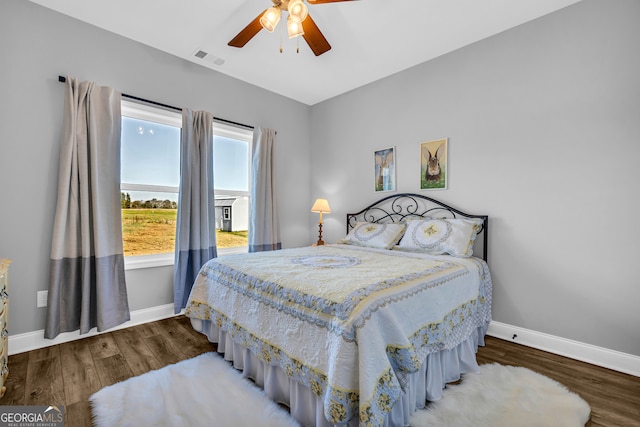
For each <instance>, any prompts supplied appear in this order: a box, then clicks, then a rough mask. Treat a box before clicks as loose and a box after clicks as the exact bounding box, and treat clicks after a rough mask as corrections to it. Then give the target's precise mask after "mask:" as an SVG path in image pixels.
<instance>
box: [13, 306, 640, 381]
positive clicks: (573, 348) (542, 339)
mask: <svg viewBox="0 0 640 427" xmlns="http://www.w3.org/2000/svg"><path fill="white" fill-rule="evenodd" d="M173 316H175V314H174V312H173V304H166V305H161V306H157V307H151V308H147V309H143V310H137V311H132V312H131V320H130V321H128V322H126V323H123V324H122V325H119V326H117V327H115V328H112V329H110V330H109V331H115V330H117V329H123V328H128V327H130V326H135V325H140V324H143V323H148V322H153V321H155V320H160V319H166V318H168V317H173ZM93 335H98V332H97V331H96V329H95V328H94V329H92V330H91V331H89V332H88V333H86V334H83V335H80V334H79V332H78V331H75V332H66V333H63V334H60V335H58V336H57V337H56V338H55V339H52V340H48V339H45V338H44V329H42V330H40V331H35V332H27V333H25V334H20V335H10V336H9V355H12V354H18V353H23V352H25V351H30V350H36V349H39V348H44V347H48V346H51V345H56V344H61V343H64V342H68V341H73V340H77V339H81V338H87V337H90V336H93ZM487 335H490V336H492V337H496V338H501V339H504V340H507V341H512V342H515V343H518V344H522V345H526V346H528V347H533V348H537V349H540V350H544V351H548V352H550V353H555V354H559V355H561V356H566V357H570V358H572V359H576V360H581V361H583V362H587V363H591V364H593V365H597V366H602V367H604V368H608V369H613V370H615V371H619V372H624V373H626V374H630V375H634V376H636V377H640V357H638V356H634V355H631V354H627V353H622V352H619V351H615V350H609V349H607V348H603V347H597V346H594V345H591V344H585V343H582V342H579V341H573V340H569V339H566V338H560V337H557V336H554V335H549V334H545V333H542V332H536V331H532V330H529V329H524V328H520V327H518V326H511V325H508V324H505V323H500V322H496V321H491V324H490V325H489V330H488V331H487Z"/></svg>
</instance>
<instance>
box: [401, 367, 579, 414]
mask: <svg viewBox="0 0 640 427" xmlns="http://www.w3.org/2000/svg"><path fill="white" fill-rule="evenodd" d="M590 413H591V408H590V407H589V405H588V404H587V402H585V401H584V400H583V399H582V398H581V397H580V396H578V395H577V394H575V393H573V392H571V391H569V390H567V388H566V387H565V386H563V385H562V384H560V383H558V382H556V381H555V380H552V379H551V378H548V377H546V376H544V375H541V374H538V373H537V372H534V371H532V370H529V369H527V368H522V367H515V366H503V365H500V364H497V363H494V364H488V365H480V372H478V373H469V374H465V375H463V379H462V382H461V383H459V384H457V385H451V386H447V387H446V388H445V390H444V394H443V396H442V398H441V399H440V400H438V401H436V402H432V403H431V404H429V405H428V406H427V408H426V409H424V410H421V411H418V412H416V413H415V414H414V415H413V417H412V418H411V426H412V427H422V426H455V427H574V426H575V427H578V426H580V427H583V426H584V425H585V423H586V422H587V421H588V420H589V416H590Z"/></svg>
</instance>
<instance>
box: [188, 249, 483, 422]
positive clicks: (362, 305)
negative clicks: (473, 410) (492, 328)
mask: <svg viewBox="0 0 640 427" xmlns="http://www.w3.org/2000/svg"><path fill="white" fill-rule="evenodd" d="M186 315H187V316H189V317H193V318H198V319H202V320H211V321H213V322H215V323H216V325H217V326H218V328H221V329H222V330H224V331H226V332H227V333H228V334H231V337H232V338H233V340H234V341H235V342H236V343H239V344H241V345H243V346H244V347H247V348H249V349H250V350H252V351H253V352H254V354H256V355H257V356H258V358H260V359H261V360H262V361H264V362H266V363H269V364H272V365H278V366H280V367H281V368H282V369H283V370H284V371H285V372H286V373H287V375H289V377H291V378H292V379H294V380H296V381H298V382H300V383H302V384H305V385H306V386H307V387H309V388H310V389H311V390H312V391H313V392H314V393H315V394H316V395H318V396H320V397H321V398H322V401H323V405H324V413H325V416H326V418H327V419H328V420H329V421H330V422H332V423H341V422H344V421H347V420H350V419H351V418H352V417H354V416H356V417H359V419H360V425H363V426H378V425H381V424H382V423H383V422H384V416H385V414H386V413H387V412H388V411H389V410H390V409H391V407H392V406H393V404H394V402H395V401H396V400H397V399H398V397H399V396H400V393H401V392H402V389H403V384H404V381H403V379H404V376H405V375H406V374H408V373H412V372H416V371H417V370H418V369H419V368H420V364H421V363H422V362H423V361H424V360H425V358H426V355H427V354H429V353H431V352H437V351H441V350H444V349H451V348H453V347H455V346H457V345H458V344H460V343H461V342H463V341H464V340H466V339H467V338H468V337H469V336H470V334H471V333H472V332H474V331H475V330H476V329H477V328H478V327H479V326H482V325H485V324H486V323H487V322H489V321H490V319H491V278H490V275H489V271H488V267H487V265H486V263H485V262H484V261H482V260H480V259H477V258H453V257H448V256H439V257H434V256H429V255H424V254H417V253H408V252H402V251H397V250H376V249H367V248H361V247H355V246H349V245H328V246H318V247H305V248H296V249H283V250H279V251H272V252H260V253H252V254H238V255H227V256H223V257H220V258H216V259H213V260H211V261H209V262H208V263H207V264H206V265H205V266H204V267H203V268H202V269H201V271H200V274H199V276H198V278H197V279H196V281H195V283H194V286H193V290H192V291H191V295H190V297H189V301H188V303H187V308H186Z"/></svg>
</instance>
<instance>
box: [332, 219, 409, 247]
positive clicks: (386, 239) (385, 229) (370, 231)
mask: <svg viewBox="0 0 640 427" xmlns="http://www.w3.org/2000/svg"><path fill="white" fill-rule="evenodd" d="M405 227H406V225H405V224H381V223H373V222H357V223H356V225H355V227H353V229H352V230H351V231H350V232H349V234H347V236H346V237H345V238H344V239H341V240H339V241H338V243H344V244H348V245H357V246H366V247H369V248H378V249H390V248H392V247H393V246H395V245H396V243H398V240H400V238H401V237H402V233H404V229H405Z"/></svg>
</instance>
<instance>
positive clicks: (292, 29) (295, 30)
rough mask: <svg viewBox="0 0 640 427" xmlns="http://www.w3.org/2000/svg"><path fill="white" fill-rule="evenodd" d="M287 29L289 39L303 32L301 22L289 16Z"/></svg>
mask: <svg viewBox="0 0 640 427" xmlns="http://www.w3.org/2000/svg"><path fill="white" fill-rule="evenodd" d="M287 31H288V32H289V38H290V39H292V38H294V37H298V36H301V35H303V34H304V29H303V28H302V23H300V22H297V21H294V20H293V19H291V17H289V19H287Z"/></svg>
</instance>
